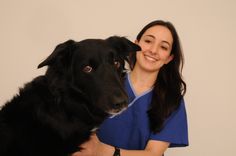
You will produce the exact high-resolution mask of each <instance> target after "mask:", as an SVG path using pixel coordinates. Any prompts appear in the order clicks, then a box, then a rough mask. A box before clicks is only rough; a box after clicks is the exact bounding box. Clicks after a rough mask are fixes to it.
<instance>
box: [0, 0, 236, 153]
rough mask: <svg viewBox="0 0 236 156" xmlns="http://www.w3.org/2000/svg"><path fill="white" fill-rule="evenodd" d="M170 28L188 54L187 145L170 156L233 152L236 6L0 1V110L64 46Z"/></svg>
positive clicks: (179, 1)
mask: <svg viewBox="0 0 236 156" xmlns="http://www.w3.org/2000/svg"><path fill="white" fill-rule="evenodd" d="M156 19H163V20H169V21H171V22H172V23H173V24H174V25H175V27H176V29H177V30H178V33H179V36H180V39H181V42H182V46H183V49H184V54H185V66H184V77H185V80H186V82H187V87H188V90H187V94H186V97H185V100H186V105H187V106H186V107H187V113H188V122H189V140H190V146H189V147H187V148H173V149H169V150H168V151H167V152H166V154H165V155H166V156H222V155H227V156H234V155H235V153H236V145H235V140H236V120H235V119H236V115H235V114H236V113H235V110H236V98H235V96H236V91H235V90H236V83H235V80H236V70H235V69H234V68H235V67H236V62H235V58H236V48H235V44H236V37H235V36H236V30H235V29H236V20H235V19H236V1H234V0H196V1H191V0H175V1H173V0H165V1H163V0H162V1H161V0H119V1H115V0H99V1H95V0H40V1H36V0H0V22H1V23H0V105H2V104H4V103H5V102H6V101H7V100H9V99H10V98H11V97H12V96H13V95H14V94H16V93H17V92H18V88H19V87H22V86H23V84H24V83H26V82H28V81H30V80H31V79H32V78H33V77H35V76H37V75H40V74H42V73H44V71H45V69H37V68H36V67H37V65H38V64H39V63H40V62H41V61H42V60H43V59H45V58H46V57H47V56H48V55H49V54H50V53H51V52H52V50H53V49H54V48H55V46H56V45H57V44H59V43H61V42H64V41H65V40H67V39H74V40H81V39H85V38H106V37H108V36H110V35H122V36H127V37H128V38H129V39H131V40H134V39H135V37H136V34H137V33H138V32H139V31H140V29H141V28H142V27H143V26H144V25H146V24H147V23H149V22H150V21H152V20H156Z"/></svg>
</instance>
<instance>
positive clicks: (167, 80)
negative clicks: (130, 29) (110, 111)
mask: <svg viewBox="0 0 236 156" xmlns="http://www.w3.org/2000/svg"><path fill="white" fill-rule="evenodd" d="M135 43H136V44H138V45H139V46H140V47H141V49H142V51H140V52H137V53H136V56H131V58H130V61H131V72H130V73H128V74H127V75H126V78H125V82H124V83H125V84H124V85H125V88H126V91H127V93H128V96H129V107H128V109H127V110H126V111H124V112H122V113H121V114H119V115H116V116H114V117H111V118H109V119H107V120H106V121H105V122H104V123H103V124H102V125H101V127H100V129H99V131H98V132H97V134H96V135H93V136H92V137H91V140H90V141H88V142H87V143H85V144H83V147H84V149H83V150H82V151H81V152H77V153H75V154H74V155H76V156H88V155H91V156H112V155H114V156H118V155H121V156H161V155H163V154H164V152H165V151H166V149H167V148H168V147H181V146H187V145H188V130H187V118H186V110H185V104H184V100H183V96H184V94H185V92H186V84H185V82H184V81H183V80H182V77H181V71H182V67H183V55H182V51H181V47H180V43H179V38H178V35H177V32H176V30H175V28H174V26H173V25H172V24H171V23H170V22H165V21H161V20H157V21H153V22H151V23H149V24H148V25H146V26H145V27H144V28H143V29H142V30H141V31H140V33H139V34H138V36H137V38H136V41H135Z"/></svg>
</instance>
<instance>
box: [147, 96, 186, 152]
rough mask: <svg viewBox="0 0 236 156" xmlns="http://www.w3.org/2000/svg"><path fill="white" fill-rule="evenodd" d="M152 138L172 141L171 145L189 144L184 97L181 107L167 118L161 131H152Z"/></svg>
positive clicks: (182, 145)
mask: <svg viewBox="0 0 236 156" xmlns="http://www.w3.org/2000/svg"><path fill="white" fill-rule="evenodd" d="M150 140H161V141H166V142H170V146H169V147H184V146H188V144H189V143H188V124H187V114H186V109H185V102H184V100H183V99H182V100H181V104H180V106H179V108H178V109H177V110H176V111H174V112H173V113H172V114H171V116H170V117H169V118H168V119H167V120H166V122H165V124H164V128H163V129H162V131H161V132H159V133H155V134H154V133H151V135H150Z"/></svg>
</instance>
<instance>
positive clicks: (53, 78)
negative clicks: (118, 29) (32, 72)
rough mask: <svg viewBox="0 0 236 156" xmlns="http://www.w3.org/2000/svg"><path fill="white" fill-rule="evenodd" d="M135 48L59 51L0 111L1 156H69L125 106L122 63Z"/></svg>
mask: <svg viewBox="0 0 236 156" xmlns="http://www.w3.org/2000/svg"><path fill="white" fill-rule="evenodd" d="M138 50H140V48H139V47H138V46H137V45H135V44H134V43H132V42H131V41H129V40H128V39H126V38H123V37H117V36H113V37H110V38H108V39H105V40H102V39H87V40H83V41H81V42H75V41H73V40H69V41H66V42H65V43H62V44H60V45H58V46H57V47H56V48H55V50H54V51H53V53H52V54H51V55H50V56H49V57H48V58H47V59H46V60H45V61H43V62H42V63H41V64H39V66H38V68H41V67H43V66H48V69H47V71H46V74H45V75H43V76H39V77H37V78H35V79H34V80H32V81H31V82H30V83H27V84H26V85H25V86H24V88H22V89H20V92H19V94H18V95H17V96H15V97H14V98H13V99H12V100H11V101H9V102H7V103H6V104H5V105H4V106H3V107H2V109H1V111H0V156H54V155H55V156H68V155H69V154H71V153H73V152H76V151H78V150H80V148H79V145H81V144H82V143H83V142H85V141H86V140H88V139H89V136H90V134H91V133H92V132H91V131H92V130H93V129H94V128H96V127H98V126H99V125H100V124H101V123H102V121H103V120H104V119H105V118H106V117H107V116H108V115H109V114H110V115H111V114H116V113H118V112H120V111H121V110H122V109H124V108H125V107H126V106H127V95H126V93H125V91H124V89H123V87H122V86H123V84H122V81H121V77H122V71H123V69H124V60H126V59H127V56H128V55H129V54H130V52H136V51H138Z"/></svg>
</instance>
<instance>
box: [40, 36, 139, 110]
mask: <svg viewBox="0 0 236 156" xmlns="http://www.w3.org/2000/svg"><path fill="white" fill-rule="evenodd" d="M139 50H140V47H139V46H137V45H136V44H134V43H132V42H131V41H129V40H128V39H126V38H124V37H118V36H112V37H109V38H107V39H105V40H102V39H87V40H83V41H80V42H75V41H73V40H68V41H66V42H64V43H62V44H60V45H58V46H57V47H56V48H55V50H54V51H53V53H52V54H51V55H50V56H49V57H48V58H47V59H46V60H45V61H43V62H42V63H40V64H39V66H38V68H41V67H43V66H45V65H48V66H49V68H48V70H47V74H46V75H48V77H49V79H53V80H52V81H51V83H52V85H53V83H55V85H57V86H58V90H60V89H63V88H65V87H66V88H67V89H68V88H70V89H73V90H75V91H76V92H77V93H78V94H80V95H78V96H81V94H82V95H83V96H85V98H86V99H87V100H88V101H89V104H91V105H93V106H95V107H97V108H99V109H101V110H102V111H104V112H107V113H109V114H116V113H118V112H120V111H121V110H122V109H124V108H125V107H127V101H128V99H127V95H126V93H125V91H124V88H123V84H122V81H121V79H122V72H123V70H124V61H125V60H127V58H128V56H129V55H130V53H132V52H136V51H139ZM50 77H51V78H50ZM55 77H56V78H55ZM58 82H60V83H59V84H58ZM55 85H54V86H55Z"/></svg>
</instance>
